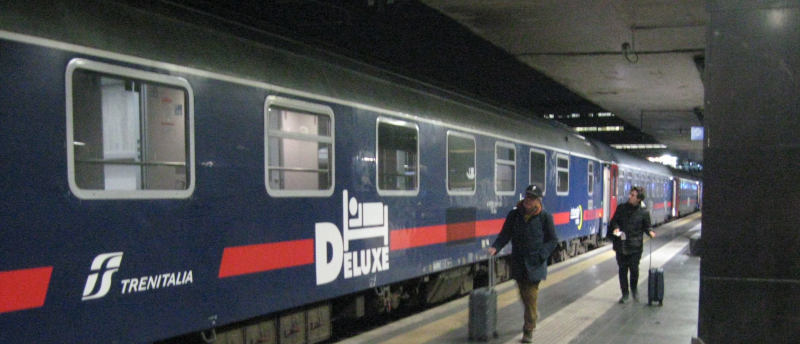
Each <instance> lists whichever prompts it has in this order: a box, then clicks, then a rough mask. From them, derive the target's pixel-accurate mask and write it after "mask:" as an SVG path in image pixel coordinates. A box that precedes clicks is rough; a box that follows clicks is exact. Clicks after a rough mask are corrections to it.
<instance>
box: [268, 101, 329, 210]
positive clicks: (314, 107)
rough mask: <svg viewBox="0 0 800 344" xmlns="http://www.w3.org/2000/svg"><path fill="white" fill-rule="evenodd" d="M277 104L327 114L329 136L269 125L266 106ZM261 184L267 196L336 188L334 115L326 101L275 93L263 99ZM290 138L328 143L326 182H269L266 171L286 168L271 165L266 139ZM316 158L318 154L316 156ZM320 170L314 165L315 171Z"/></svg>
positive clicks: (322, 192) (316, 194)
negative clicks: (301, 185)
mask: <svg viewBox="0 0 800 344" xmlns="http://www.w3.org/2000/svg"><path fill="white" fill-rule="evenodd" d="M273 106H275V107H280V108H283V109H287V110H290V111H291V110H294V111H296V112H298V113H303V114H308V115H316V116H327V117H328V118H329V120H330V136H322V135H318V134H301V133H292V132H286V131H283V130H279V129H271V128H270V127H269V126H270V123H271V121H270V113H271V112H270V108H271V107H273ZM263 116H264V117H263V118H264V187H265V188H266V191H267V194H268V195H270V196H271V197H330V196H331V195H333V192H334V190H335V188H336V117H335V114H334V112H333V109H332V108H331V107H330V106H328V105H323V104H319V103H312V102H307V101H303V100H299V99H294V98H287V97H281V96H276V95H270V96H267V98H266V99H265V100H264V114H263ZM272 138H277V139H292V140H299V141H307V142H317V143H323V144H329V145H330V153H329V162H328V165H329V167H328V170H329V173H330V183H329V185H328V187H327V188H325V189H320V188H316V189H312V188H308V189H284V188H274V187H272V186H271V183H270V172H271V171H272V170H275V169H286V168H287V167H285V166H271V165H270V161H271V159H270V158H271V156H270V152H271V150H270V143H269V142H270V139H272ZM317 158H319V157H317ZM321 171H322V170H320V169H318V170H317V173H321Z"/></svg>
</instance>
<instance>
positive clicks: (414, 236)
mask: <svg viewBox="0 0 800 344" xmlns="http://www.w3.org/2000/svg"><path fill="white" fill-rule="evenodd" d="M504 221H505V219H492V220H483V221H475V222H461V223H455V224H450V225H449V227H448V225H435V226H426V227H417V228H406V229H395V230H392V231H391V234H390V240H389V250H390V251H397V250H405V249H409V248H414V247H421V246H428V245H436V244H444V243H446V242H450V241H458V240H465V239H472V238H479V237H484V236H489V235H495V234H497V233H500V229H501V228H502V227H503V222H504Z"/></svg>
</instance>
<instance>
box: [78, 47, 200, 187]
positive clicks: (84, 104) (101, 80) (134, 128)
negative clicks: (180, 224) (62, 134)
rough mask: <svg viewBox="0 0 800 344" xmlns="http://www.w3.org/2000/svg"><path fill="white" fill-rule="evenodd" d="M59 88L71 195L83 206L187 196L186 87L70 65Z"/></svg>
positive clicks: (181, 82) (189, 112)
mask: <svg viewBox="0 0 800 344" xmlns="http://www.w3.org/2000/svg"><path fill="white" fill-rule="evenodd" d="M66 83H67V85H66V87H67V142H68V144H67V173H68V179H69V186H70V190H71V191H72V193H73V194H75V195H76V196H77V197H79V198H83V199H130V198H135V199H144V198H186V197H189V196H190V195H191V194H192V192H193V190H194V181H195V176H194V163H193V161H194V133H193V119H194V115H193V111H194V110H193V96H192V88H191V86H190V85H189V83H188V82H187V81H186V80H185V79H182V78H178V77H173V76H168V75H163V74H157V73H151V72H144V71H140V70H136V69H131V68H124V67H119V66H114V65H110V64H105V63H99V62H94V61H89V60H85V59H73V60H72V61H70V63H69V64H68V66H67V73H66Z"/></svg>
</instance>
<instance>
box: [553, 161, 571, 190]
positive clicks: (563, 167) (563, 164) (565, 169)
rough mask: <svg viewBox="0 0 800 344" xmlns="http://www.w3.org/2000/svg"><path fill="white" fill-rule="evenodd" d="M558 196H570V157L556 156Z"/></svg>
mask: <svg viewBox="0 0 800 344" xmlns="http://www.w3.org/2000/svg"><path fill="white" fill-rule="evenodd" d="M556 171H557V172H558V174H557V176H558V177H557V178H556V194H558V195H562V196H563V195H566V194H569V157H568V156H564V155H561V154H559V155H558V156H556Z"/></svg>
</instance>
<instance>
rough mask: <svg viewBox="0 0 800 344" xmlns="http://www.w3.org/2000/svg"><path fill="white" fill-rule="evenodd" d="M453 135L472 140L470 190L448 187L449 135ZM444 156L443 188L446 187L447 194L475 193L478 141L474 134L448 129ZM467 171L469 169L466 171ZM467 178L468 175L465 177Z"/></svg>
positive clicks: (476, 185) (465, 194) (469, 194)
mask: <svg viewBox="0 0 800 344" xmlns="http://www.w3.org/2000/svg"><path fill="white" fill-rule="evenodd" d="M451 136H455V137H459V138H462V139H469V140H472V162H473V166H472V169H473V171H472V172H473V174H474V175H473V177H472V190H452V189H450V137H451ZM445 144H446V147H447V148H446V151H445V154H446V157H445V168H446V171H447V173H446V174H445V188H446V189H447V194H448V195H457V196H472V195H475V192H476V190H477V189H478V183H477V180H478V143H477V140H476V139H475V135H470V134H464V133H461V132H457V131H452V130H448V131H447V137H446V143H445ZM467 173H469V171H468V172H467ZM467 179H469V176H468V177H467Z"/></svg>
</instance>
